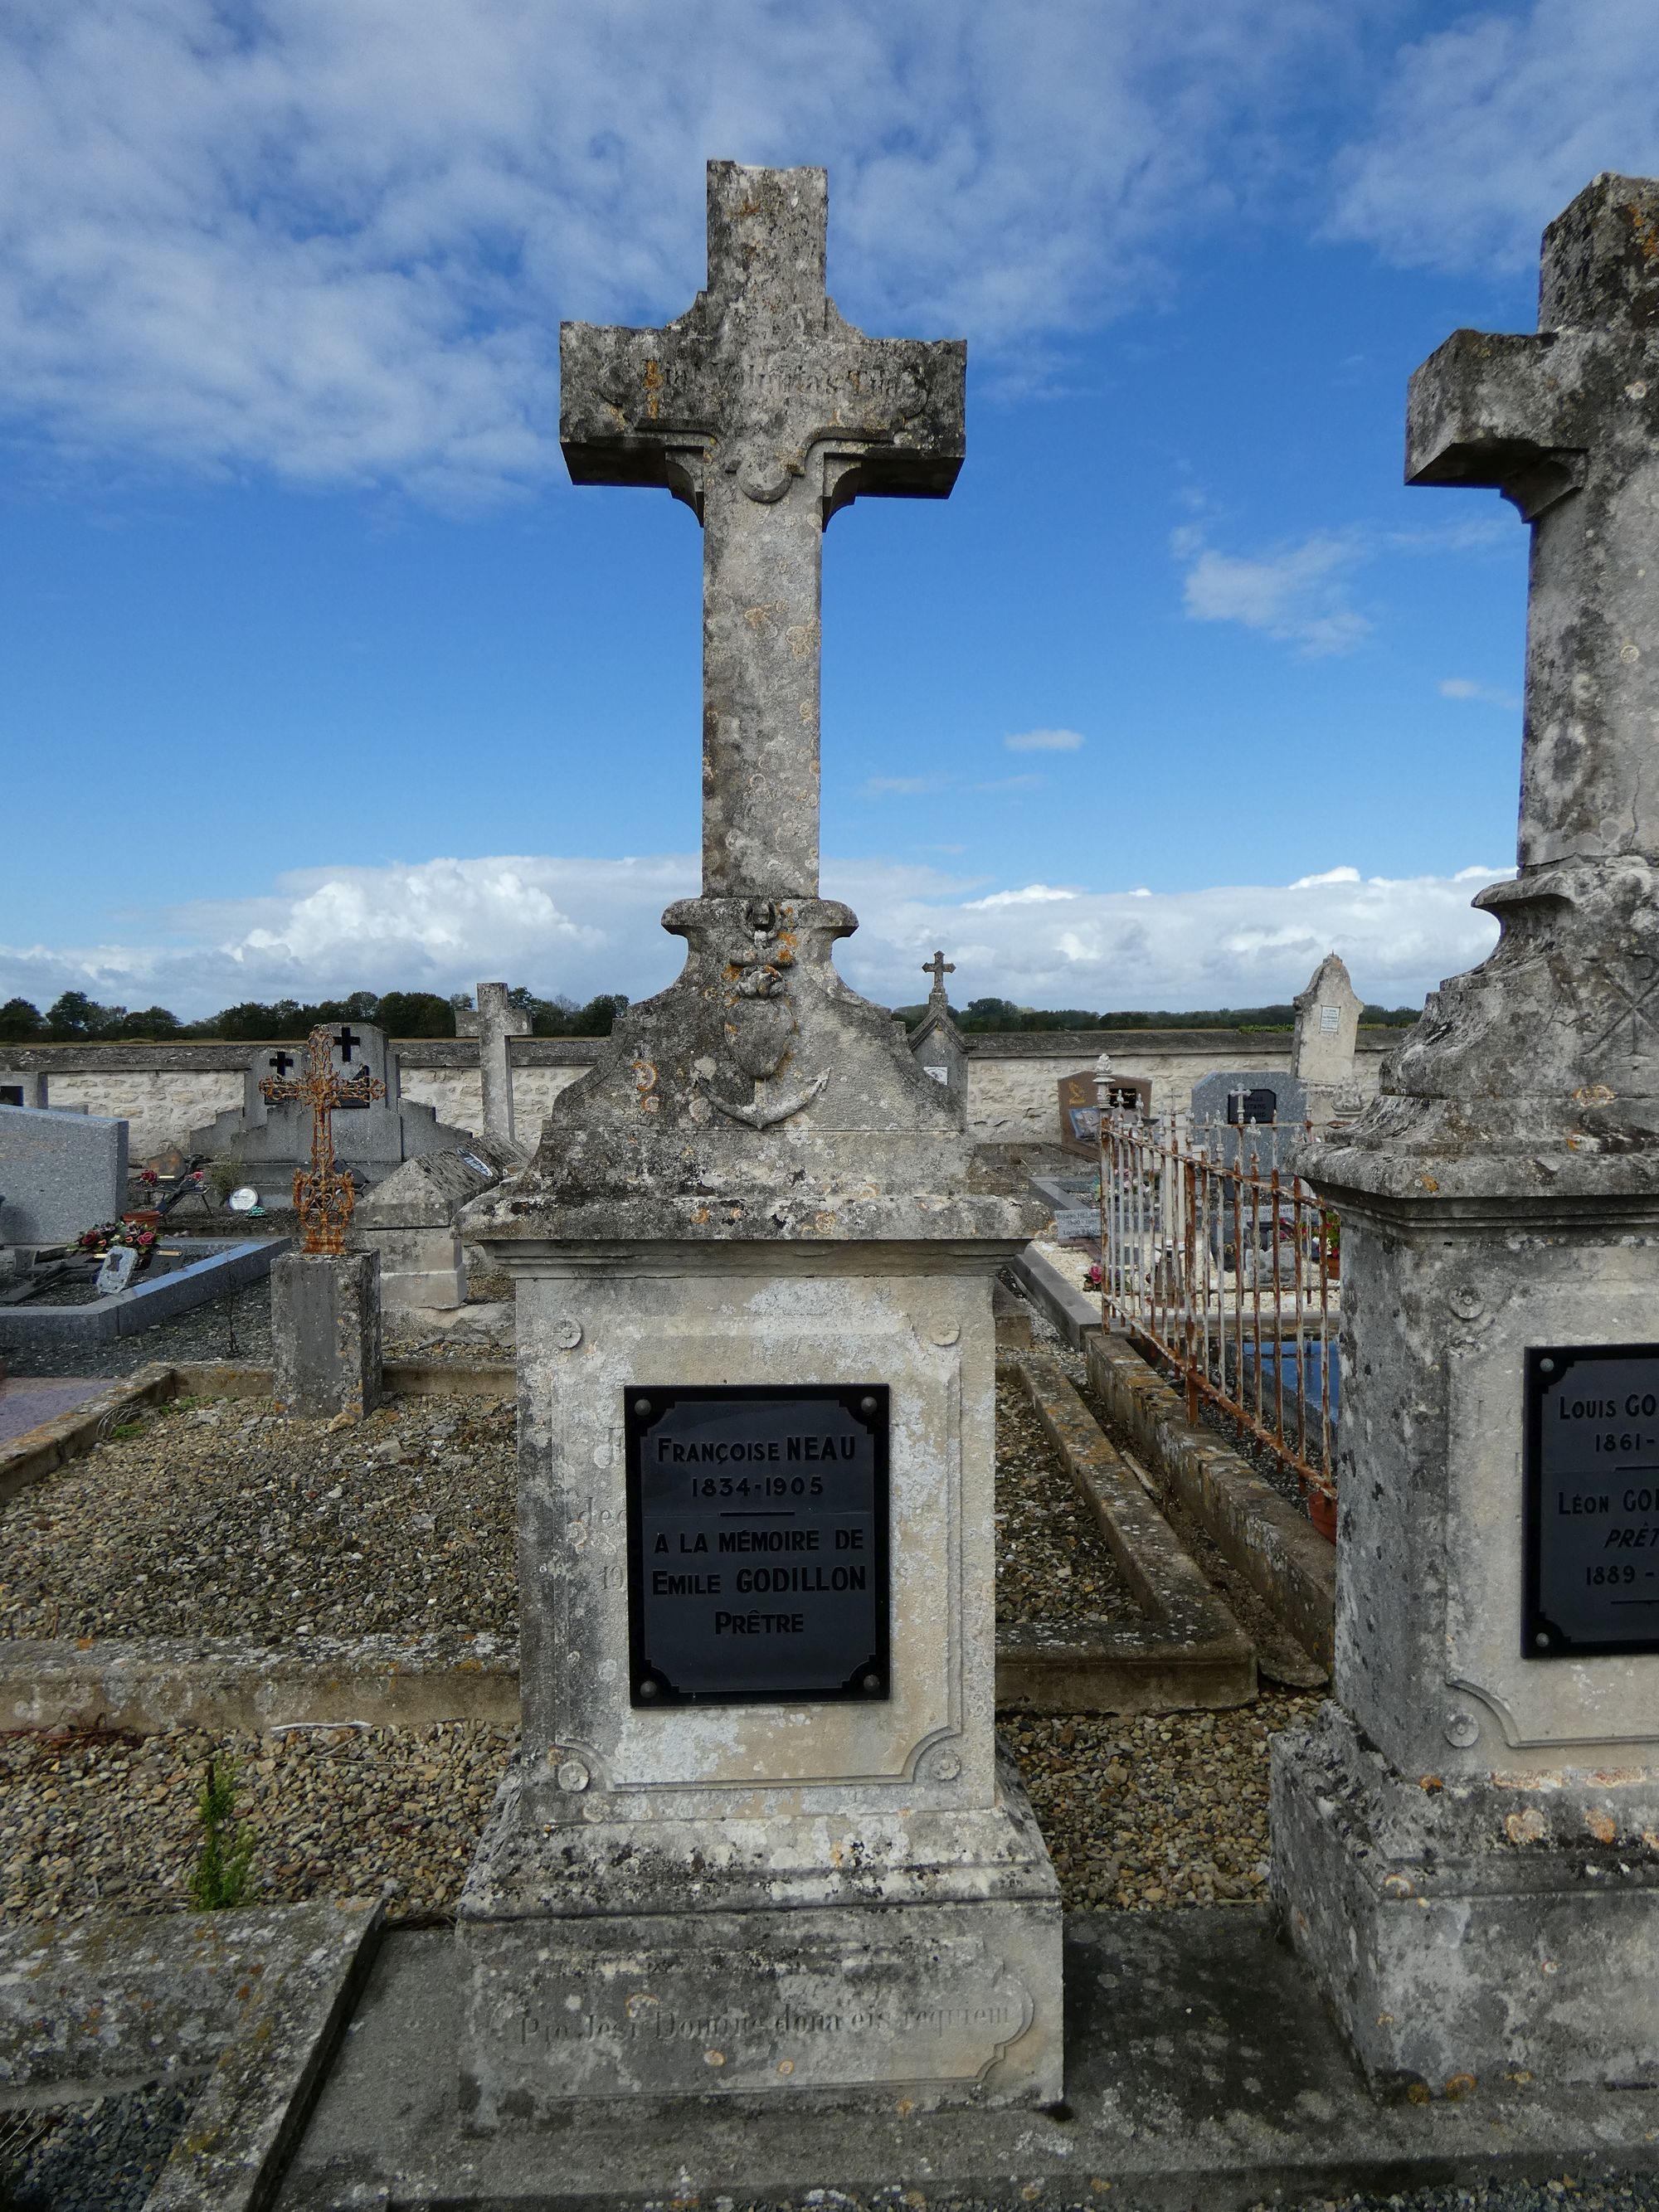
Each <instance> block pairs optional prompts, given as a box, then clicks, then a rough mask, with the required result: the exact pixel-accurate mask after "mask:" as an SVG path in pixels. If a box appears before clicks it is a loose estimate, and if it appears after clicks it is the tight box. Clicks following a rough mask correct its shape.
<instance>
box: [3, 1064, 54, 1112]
mask: <svg viewBox="0 0 1659 2212" xmlns="http://www.w3.org/2000/svg"><path fill="white" fill-rule="evenodd" d="M45 1104H46V1074H45V1072H44V1070H42V1069H40V1068H38V1067H0V1106H33V1107H36V1108H40V1107H43V1106H45Z"/></svg>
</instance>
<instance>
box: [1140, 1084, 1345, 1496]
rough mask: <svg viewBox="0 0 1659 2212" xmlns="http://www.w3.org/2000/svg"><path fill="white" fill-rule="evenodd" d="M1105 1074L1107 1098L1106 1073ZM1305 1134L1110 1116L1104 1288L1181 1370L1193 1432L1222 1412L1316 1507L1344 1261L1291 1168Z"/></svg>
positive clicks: (1330, 1429) (1330, 1469) (1322, 1479)
mask: <svg viewBox="0 0 1659 2212" xmlns="http://www.w3.org/2000/svg"><path fill="white" fill-rule="evenodd" d="M1097 1079H1098V1080H1099V1084H1100V1088H1101V1091H1102V1093H1103V1094H1104V1093H1105V1092H1106V1090H1107V1085H1108V1084H1109V1071H1108V1072H1106V1073H1102V1072H1101V1071H1099V1070H1097ZM1239 1103H1240V1104H1241V1106H1242V1102H1239ZM1304 1133H1305V1129H1304V1125H1303V1124H1300V1123H1297V1124H1296V1125H1294V1126H1292V1125H1289V1124H1285V1123H1282V1122H1246V1121H1243V1119H1242V1113H1241V1118H1240V1120H1239V1121H1237V1122H1234V1121H1227V1122H1217V1123H1213V1124H1210V1125H1206V1126H1204V1127H1197V1128H1194V1127H1193V1126H1192V1125H1191V1123H1190V1121H1189V1120H1188V1116H1187V1115H1162V1116H1158V1117H1157V1118H1149V1117H1146V1116H1145V1115H1139V1114H1137V1113H1131V1112H1125V1111H1123V1110H1121V1109H1114V1108H1112V1107H1110V1106H1109V1105H1104V1104H1103V1109H1102V1112H1101V1116H1100V1248H1101V1260H1100V1291H1101V1302H1102V1305H1103V1310H1104V1313H1105V1316H1106V1317H1107V1318H1108V1319H1109V1321H1110V1322H1115V1323H1116V1324H1117V1326H1118V1327H1120V1328H1123V1329H1125V1330H1127V1332H1128V1333H1129V1334H1131V1335H1132V1336H1133V1337H1134V1338H1135V1339H1136V1340H1138V1341H1139V1343H1140V1344H1141V1346H1142V1347H1143V1349H1146V1350H1150V1351H1151V1352H1152V1353H1153V1354H1154V1355H1155V1356H1156V1357H1157V1358H1159V1359H1160V1360H1162V1361H1164V1363H1165V1364H1168V1365H1169V1366H1170V1367H1171V1368H1173V1369H1174V1370H1175V1371H1176V1376H1178V1378H1179V1379H1180V1381H1181V1383H1182V1386H1183V1387H1184V1389H1185V1392H1186V1397H1187V1411H1188V1418H1189V1419H1197V1417H1198V1413H1199V1408H1200V1403H1201V1402H1203V1401H1208V1402H1209V1403H1210V1404H1212V1405H1213V1406H1215V1407H1219V1408H1220V1409H1222V1410H1223V1411H1224V1412H1225V1413H1227V1414H1229V1415H1231V1418H1232V1419H1233V1420H1235V1421H1236V1422H1237V1423H1238V1425H1240V1427H1241V1428H1243V1430H1245V1431H1247V1432H1248V1433H1249V1436H1251V1437H1254V1438H1255V1440H1256V1442H1257V1443H1261V1444H1263V1445H1265V1446H1266V1447H1267V1449H1268V1450H1269V1451H1271V1452H1273V1454H1274V1455H1276V1456H1277V1457H1278V1458H1279V1461H1280V1462H1282V1463H1283V1464H1284V1465H1285V1467H1286V1468H1290V1469H1291V1471H1292V1473H1293V1474H1295V1475H1296V1476H1297V1478H1298V1479H1299V1480H1300V1482H1301V1484H1302V1486H1303V1487H1304V1491H1305V1492H1310V1493H1318V1494H1319V1497H1320V1499H1321V1500H1328V1499H1330V1498H1334V1495H1335V1485H1334V1468H1335V1464H1336V1455H1335V1433H1334V1431H1335V1425H1336V1417H1337V1412H1338V1408H1337V1407H1336V1404H1335V1402H1334V1401H1335V1397H1336V1388H1337V1382H1336V1372H1335V1355H1336V1343H1335V1339H1336V1324H1337V1319H1338V1314H1339V1309H1340V1296H1339V1292H1338V1282H1337V1277H1338V1269H1339V1267H1340V1248H1339V1241H1338V1231H1337V1225H1336V1221H1335V1218H1334V1215H1332V1214H1331V1213H1330V1212H1328V1209H1327V1208H1326V1207H1325V1206H1322V1204H1321V1203H1320V1201H1319V1200H1318V1198H1317V1197H1316V1195H1315V1194H1314V1192H1313V1190H1312V1188H1310V1185H1308V1184H1307V1183H1305V1182H1303V1181H1302V1180H1301V1179H1300V1177H1298V1176H1297V1175H1296V1174H1295V1173H1294V1171H1293V1170H1292V1169H1291V1165H1290V1164H1289V1162H1290V1155H1291V1147H1292V1145H1293V1143H1294V1142H1295V1141H1296V1140H1297V1139H1300V1138H1301V1137H1302V1136H1303V1135H1304ZM1312 1504H1314V1500H1313V1498H1311V1497H1310V1506H1311V1505H1312ZM1319 1517H1321V1516H1319V1515H1318V1514H1317V1513H1316V1518H1319Z"/></svg>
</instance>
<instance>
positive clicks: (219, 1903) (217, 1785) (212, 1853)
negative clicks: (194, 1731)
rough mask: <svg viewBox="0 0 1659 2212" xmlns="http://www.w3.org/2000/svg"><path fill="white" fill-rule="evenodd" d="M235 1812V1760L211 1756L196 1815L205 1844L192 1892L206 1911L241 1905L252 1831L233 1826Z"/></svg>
mask: <svg viewBox="0 0 1659 2212" xmlns="http://www.w3.org/2000/svg"><path fill="white" fill-rule="evenodd" d="M235 1814H236V1762H235V1760H234V1759H209V1761H208V1763H207V1776H206V1778H205V1780H204V1782H203V1784H202V1790H201V1795H200V1796H198V1797H197V1800H196V1818H197V1821H198V1823H199V1824H200V1826H201V1830H202V1848H201V1850H200V1852H199V1853H198V1854H197V1860H196V1871H195V1873H194V1874H192V1875H191V1878H190V1893H191V1899H193V1900H194V1902H195V1904H196V1905H197V1906H198V1908H199V1909H200V1910H201V1911H204V1912H219V1911H223V1910H224V1908H225V1907H226V1906H227V1905H240V1903H241V1901H242V1893H243V1891H244V1890H245V1889H246V1887H247V1881H248V1875H249V1872H250V1870H251V1869H252V1864H253V1831H252V1829H251V1828H237V1827H234V1826H233V1825H232V1823H233V1822H234V1819H235Z"/></svg>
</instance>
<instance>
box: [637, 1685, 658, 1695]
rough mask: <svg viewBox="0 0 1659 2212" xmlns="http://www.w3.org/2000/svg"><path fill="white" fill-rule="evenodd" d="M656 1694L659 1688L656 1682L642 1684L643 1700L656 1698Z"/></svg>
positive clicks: (641, 1693)
mask: <svg viewBox="0 0 1659 2212" xmlns="http://www.w3.org/2000/svg"><path fill="white" fill-rule="evenodd" d="M656 1694H657V1686H656V1684H655V1683H654V1682H641V1684H640V1695H641V1697H642V1698H654V1697H655V1696H656Z"/></svg>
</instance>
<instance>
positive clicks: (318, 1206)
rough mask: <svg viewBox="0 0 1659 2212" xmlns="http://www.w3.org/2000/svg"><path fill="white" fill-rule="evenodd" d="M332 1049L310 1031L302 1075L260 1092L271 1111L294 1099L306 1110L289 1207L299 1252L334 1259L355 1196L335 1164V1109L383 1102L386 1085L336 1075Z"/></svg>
mask: <svg viewBox="0 0 1659 2212" xmlns="http://www.w3.org/2000/svg"><path fill="white" fill-rule="evenodd" d="M352 1042H354V1043H355V1042H356V1039H355V1038H354V1039H353V1040H352ZM333 1044H334V1040H333V1038H332V1036H331V1035H330V1033H329V1031H328V1030H325V1029H314V1030H313V1031H312V1032H311V1035H310V1036H308V1037H307V1040H306V1067H305V1073H304V1074H303V1075H301V1076H296V1077H295V1078H293V1079H287V1078H285V1077H283V1076H280V1075H268V1076H266V1077H265V1079H264V1081H263V1082H262V1083H261V1084H260V1085H259V1088H260V1090H261V1091H262V1092H263V1093H264V1096H265V1097H266V1098H267V1099H269V1100H270V1103H271V1104H272V1105H273V1106H274V1105H276V1104H277V1103H279V1102H280V1101H282V1100H283V1099H287V1098H295V1099H298V1100H299V1101H300V1102H301V1103H302V1104H304V1105H307V1106H309V1107H310V1109H311V1162H310V1164H309V1166H307V1167H303V1168H301V1170H299V1172H298V1173H297V1174H296V1175H295V1178H294V1203H295V1207H296V1209H297V1210H298V1212H299V1216H300V1226H301V1230H302V1231H304V1237H303V1238H302V1241H301V1247H300V1249H301V1251H302V1252H322V1253H326V1254H328V1255H331V1256H336V1257H337V1255H339V1254H340V1253H342V1252H343V1251H344V1249H345V1232H346V1231H347V1229H348V1228H349V1225H350V1222H351V1217H352V1214H353V1212H354V1211H355V1210H356V1204H357V1194H356V1189H355V1188H353V1185H352V1181H351V1177H350V1176H349V1175H348V1174H345V1173H343V1171H342V1170H339V1169H337V1167H336V1166H335V1164H334V1109H335V1108H336V1107H337V1106H367V1105H368V1104H369V1103H371V1102H372V1101H373V1100H374V1099H376V1098H384V1097H385V1096H386V1085H385V1084H384V1083H382V1082H381V1081H380V1079H379V1077H378V1076H374V1075H371V1074H370V1073H369V1072H368V1069H367V1068H366V1067H365V1068H363V1069H362V1070H361V1071H360V1073H357V1074H356V1075H347V1076H342V1075H338V1074H337V1073H335V1068H334V1053H333ZM283 1057H284V1058H286V1054H284V1055H283Z"/></svg>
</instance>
